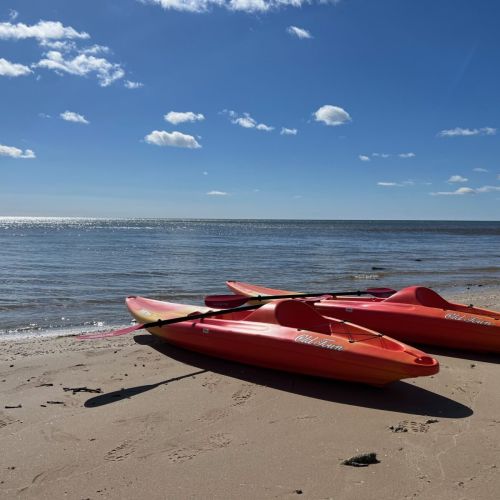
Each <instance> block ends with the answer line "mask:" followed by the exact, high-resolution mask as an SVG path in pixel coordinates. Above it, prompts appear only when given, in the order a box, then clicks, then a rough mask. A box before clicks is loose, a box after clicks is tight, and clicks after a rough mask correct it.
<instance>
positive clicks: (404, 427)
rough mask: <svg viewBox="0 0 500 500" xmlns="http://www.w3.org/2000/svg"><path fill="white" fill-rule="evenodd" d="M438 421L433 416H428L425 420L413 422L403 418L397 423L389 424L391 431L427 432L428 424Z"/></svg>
mask: <svg viewBox="0 0 500 500" xmlns="http://www.w3.org/2000/svg"><path fill="white" fill-rule="evenodd" d="M436 422H438V420H437V419H435V418H430V419H428V420H426V421H425V422H415V421H413V420H403V421H402V422H399V424H398V425H391V426H390V427H389V429H390V430H391V431H392V432H428V431H429V426H430V425H431V424H435V423H436Z"/></svg>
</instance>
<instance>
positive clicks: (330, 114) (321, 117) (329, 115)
mask: <svg viewBox="0 0 500 500" xmlns="http://www.w3.org/2000/svg"><path fill="white" fill-rule="evenodd" d="M313 115H314V119H315V120H316V121H317V122H323V123H324V124H325V125H329V126H331V127H336V126H338V125H344V123H348V122H350V121H351V120H352V118H351V116H350V115H349V113H348V112H347V111H346V110H345V109H343V108H341V107H339V106H332V105H331V104H325V105H324V106H321V108H319V109H317V110H316V111H315V112H314V113H313Z"/></svg>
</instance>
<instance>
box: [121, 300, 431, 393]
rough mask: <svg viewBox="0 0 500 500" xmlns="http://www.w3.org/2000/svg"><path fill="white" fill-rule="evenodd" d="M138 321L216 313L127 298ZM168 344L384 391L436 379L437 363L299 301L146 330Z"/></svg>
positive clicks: (167, 303) (185, 306)
mask: <svg viewBox="0 0 500 500" xmlns="http://www.w3.org/2000/svg"><path fill="white" fill-rule="evenodd" d="M126 304H127V307H128V309H129V311H130V313H131V314H132V316H133V317H134V318H135V319H136V320H137V321H139V322H140V323H150V322H153V321H156V320H159V319H171V318H176V317H179V318H180V317H183V316H186V315H189V314H195V313H205V312H208V311H213V309H209V308H207V307H197V306H191V305H183V304H173V303H169V302H161V301H158V300H152V299H147V298H143V297H129V298H127V300H126ZM148 330H149V331H150V333H152V334H153V335H155V336H157V337H160V338H162V339H164V340H166V341H167V342H169V343H171V344H175V345H177V346H179V347H183V348H186V349H190V350H193V351H196V352H200V353H203V354H208V355H210V356H216V357H219V358H224V359H228V360H232V361H237V362H241V363H245V364H250V365H256V366H261V367H266V368H272V369H276V370H283V371H287V372H294V373H301V374H305V375H312V376H318V377H325V378H332V379H340V380H348V381H354V382H362V383H366V384H371V385H375V386H383V385H386V384H388V383H390V382H394V381H396V380H401V379H404V378H411V377H420V376H425V375H433V374H435V373H437V372H438V371H439V363H438V362H437V361H436V360H435V359H433V358H432V357H430V356H428V355H426V354H425V353H423V352H421V351H419V350H417V349H415V348H413V347H409V346H407V345H405V344H403V343H401V342H398V341H397V340H394V339H391V338H389V337H386V336H384V335H381V334H379V333H377V332H374V331H371V330H368V329H366V328H363V327H360V326H357V325H353V324H351V323H348V322H345V321H339V320H337V319H330V318H325V317H323V316H321V315H320V314H319V313H317V312H316V311H315V310H314V308H313V307H311V306H309V305H308V304H306V303H305V302H303V301H297V300H282V301H274V302H272V303H269V304H266V305H264V306H262V307H260V308H258V309H256V310H255V311H238V312H231V313H225V312H224V310H221V311H220V316H219V315H217V316H212V317H210V318H203V319H198V320H196V319H195V320H187V321H182V322H180V323H175V324H169V325H164V326H161V327H153V328H148Z"/></svg>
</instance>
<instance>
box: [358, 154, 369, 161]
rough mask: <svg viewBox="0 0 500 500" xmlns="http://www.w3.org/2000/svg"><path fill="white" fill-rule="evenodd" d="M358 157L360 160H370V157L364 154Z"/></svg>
mask: <svg viewBox="0 0 500 500" xmlns="http://www.w3.org/2000/svg"><path fill="white" fill-rule="evenodd" d="M358 158H359V159H360V160H361V161H370V157H369V156H366V155H359V156H358Z"/></svg>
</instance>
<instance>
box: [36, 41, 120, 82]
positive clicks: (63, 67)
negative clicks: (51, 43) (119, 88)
mask: <svg viewBox="0 0 500 500" xmlns="http://www.w3.org/2000/svg"><path fill="white" fill-rule="evenodd" d="M45 56H46V57H45V59H42V60H40V61H39V62H38V63H36V64H35V65H34V67H37V68H46V69H51V70H53V71H55V72H56V73H61V72H63V73H69V74H71V75H77V76H87V75H89V74H95V75H96V78H97V80H98V81H99V85H100V86H101V87H107V86H108V85H111V84H112V83H113V82H114V81H115V80H119V79H120V78H123V76H124V75H125V71H123V68H122V67H121V66H120V65H119V64H115V63H110V62H109V61H108V60H107V59H104V58H101V57H94V56H92V55H90V56H89V55H87V54H79V55H77V56H76V57H74V58H73V59H65V58H64V56H63V54H62V53H61V52H58V51H55V50H51V51H49V52H48V53H47V54H46V55H45Z"/></svg>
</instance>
